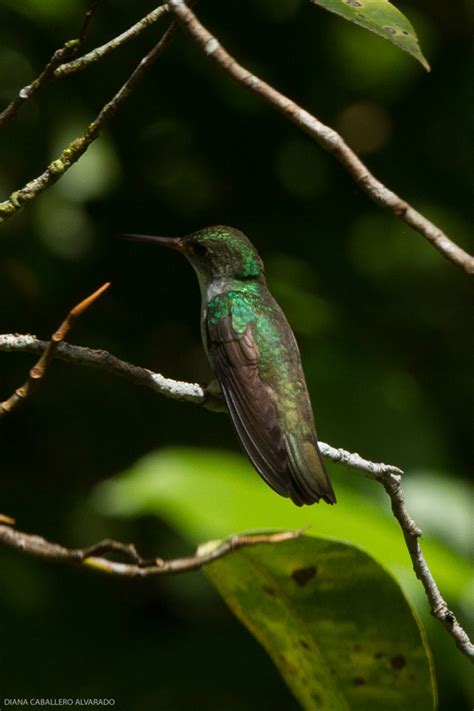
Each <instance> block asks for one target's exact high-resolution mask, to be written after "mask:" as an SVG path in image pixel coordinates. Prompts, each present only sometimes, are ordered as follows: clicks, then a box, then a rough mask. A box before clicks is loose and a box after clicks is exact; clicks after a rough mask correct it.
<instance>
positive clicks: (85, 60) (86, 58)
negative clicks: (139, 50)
mask: <svg viewBox="0 0 474 711" xmlns="http://www.w3.org/2000/svg"><path fill="white" fill-rule="evenodd" d="M167 12H168V6H167V5H160V6H159V7H156V8H155V9H154V10H152V11H151V12H149V13H148V15H145V17H142V19H141V20H139V21H138V22H136V23H135V24H134V25H132V26H131V27H129V28H128V29H127V30H125V32H122V33H121V34H119V35H117V37H114V38H113V39H111V40H110V41H109V42H106V44H103V45H101V46H100V47H95V49H92V50H91V51H90V52H87V54H84V55H83V56H82V57H78V58H77V59H73V60H72V61H70V62H67V63H65V64H61V65H60V66H58V65H56V68H55V69H54V76H55V78H62V77H65V76H68V75H69V74H74V73H75V72H78V71H80V70H81V69H84V68H85V67H88V66H89V65H90V64H93V63H94V62H97V61H99V59H102V57H105V56H106V55H107V54H109V53H110V52H113V50H114V49H117V48H118V47H121V46H122V45H123V44H125V43H126V42H129V41H130V40H131V39H134V38H135V37H137V36H138V35H139V34H140V33H141V32H143V30H145V29H146V28H147V27H150V26H151V25H153V24H154V23H155V22H157V21H158V20H159V19H160V18H161V17H163V15H165V14H166V13H167Z"/></svg>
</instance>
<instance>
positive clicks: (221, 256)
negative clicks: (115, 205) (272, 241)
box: [126, 225, 264, 287]
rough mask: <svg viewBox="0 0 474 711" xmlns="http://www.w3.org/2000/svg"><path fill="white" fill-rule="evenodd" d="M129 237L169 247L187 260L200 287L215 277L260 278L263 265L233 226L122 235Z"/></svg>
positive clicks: (241, 234) (234, 278)
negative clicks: (158, 234)
mask: <svg viewBox="0 0 474 711" xmlns="http://www.w3.org/2000/svg"><path fill="white" fill-rule="evenodd" d="M126 236H127V237H128V238H130V239H137V240H140V241H147V242H154V243H155V244H161V245H164V246H165V247H171V248H172V249H176V250H178V251H179V252H182V253H183V254H184V256H185V257H186V258H187V259H188V260H189V261H190V262H191V264H192V266H193V267H194V270H195V271H196V273H197V275H198V278H199V282H200V284H201V287H207V286H208V285H209V284H210V283H211V282H213V281H215V280H221V279H224V280H227V279H229V280H238V281H240V280H242V281H251V280H256V281H263V279H264V267H263V262H262V260H261V259H260V256H259V254H258V252H257V250H256V249H255V247H254V246H253V244H252V243H251V242H250V240H249V239H248V238H247V237H246V236H245V235H244V234H243V233H242V232H240V231H239V230H236V229H234V228H233V227H223V226H221V225H219V226H217V227H206V228H205V229H203V230H199V232H193V233H192V234H190V235H187V236H186V237H151V236H150V237H148V236H146V235H126Z"/></svg>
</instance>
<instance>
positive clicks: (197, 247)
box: [191, 242, 207, 257]
mask: <svg viewBox="0 0 474 711" xmlns="http://www.w3.org/2000/svg"><path fill="white" fill-rule="evenodd" d="M191 249H192V251H193V254H195V255H196V257H205V256H206V254H207V247H206V245H205V244H201V242H195V243H194V244H193V246H192V248H191Z"/></svg>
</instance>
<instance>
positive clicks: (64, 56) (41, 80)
mask: <svg viewBox="0 0 474 711" xmlns="http://www.w3.org/2000/svg"><path fill="white" fill-rule="evenodd" d="M98 4H99V0H95V2H94V3H93V5H92V7H91V8H90V9H89V10H88V11H87V12H86V15H85V17H84V22H83V23H82V27H81V30H80V32H79V35H78V37H77V38H76V39H72V40H69V41H68V42H66V44H65V45H64V46H63V47H60V48H59V49H57V50H56V52H55V53H54V54H53V56H52V57H51V59H50V60H49V62H48V63H47V64H46V66H45V68H44V69H43V71H42V72H41V74H40V75H39V76H38V77H37V78H36V79H35V80H34V81H32V82H31V84H27V86H24V87H23V89H20V91H19V92H18V94H17V95H16V97H15V98H14V99H12V101H11V102H10V103H9V104H8V106H7V107H6V109H4V110H3V111H2V112H1V113H0V128H2V126H4V125H5V124H6V123H7V121H9V120H10V119H11V118H12V117H13V116H15V114H17V113H18V111H19V110H20V108H21V107H22V106H23V105H24V104H25V103H26V102H27V101H29V99H31V98H32V97H33V96H34V95H35V94H36V93H37V92H38V91H39V90H40V89H41V88H42V87H43V86H44V85H45V84H47V83H48V82H49V81H51V80H52V79H54V77H55V70H56V69H57V67H59V66H60V65H62V64H63V63H64V62H65V61H66V60H69V59H70V58H71V57H72V56H73V55H74V54H76V53H77V51H78V50H79V47H80V46H81V44H82V42H83V41H84V38H85V36H86V33H87V30H88V29H89V25H90V23H91V20H92V17H93V16H94V13H95V11H96V9H97V6H98Z"/></svg>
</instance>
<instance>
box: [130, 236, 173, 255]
mask: <svg viewBox="0 0 474 711" xmlns="http://www.w3.org/2000/svg"><path fill="white" fill-rule="evenodd" d="M121 237H122V238H123V239H128V240H132V241H133V242H150V243H153V244H161V245H163V246H164V247H170V248H171V249H177V250H178V252H182V251H183V241H182V239H181V238H180V237H156V236H154V235H121Z"/></svg>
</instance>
